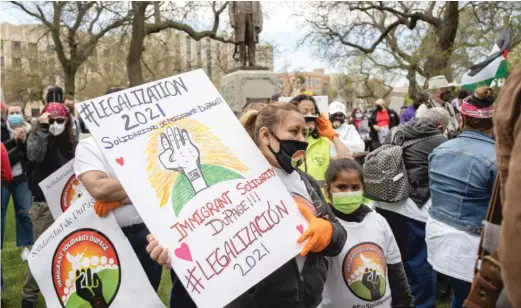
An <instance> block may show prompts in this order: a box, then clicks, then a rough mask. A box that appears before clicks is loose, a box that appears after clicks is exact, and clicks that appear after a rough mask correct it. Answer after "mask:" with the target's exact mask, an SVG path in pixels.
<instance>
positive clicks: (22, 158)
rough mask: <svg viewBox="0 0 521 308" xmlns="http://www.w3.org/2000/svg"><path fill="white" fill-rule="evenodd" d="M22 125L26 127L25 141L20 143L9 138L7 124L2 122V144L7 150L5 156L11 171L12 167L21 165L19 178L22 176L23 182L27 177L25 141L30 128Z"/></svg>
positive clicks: (27, 164)
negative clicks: (7, 157) (7, 156)
mask: <svg viewBox="0 0 521 308" xmlns="http://www.w3.org/2000/svg"><path fill="white" fill-rule="evenodd" d="M24 125H26V126H27V127H26V130H27V135H26V138H25V141H23V142H22V141H19V140H17V139H15V138H14V137H11V133H10V132H9V128H8V127H7V124H6V123H5V122H3V121H2V143H3V144H4V146H5V149H6V150H7V154H8V155H9V163H10V165H11V169H12V168H13V167H14V165H16V164H18V163H21V165H22V172H23V173H22V175H21V176H23V178H24V180H25V179H26V178H27V175H28V166H29V161H28V159H27V140H28V139H29V135H30V134H31V126H30V125H29V124H27V123H25V124H24Z"/></svg>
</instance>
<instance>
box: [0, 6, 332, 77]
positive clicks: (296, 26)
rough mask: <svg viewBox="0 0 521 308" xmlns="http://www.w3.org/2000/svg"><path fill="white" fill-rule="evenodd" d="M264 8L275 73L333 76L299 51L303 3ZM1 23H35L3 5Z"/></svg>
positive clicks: (265, 36)
mask: <svg viewBox="0 0 521 308" xmlns="http://www.w3.org/2000/svg"><path fill="white" fill-rule="evenodd" d="M262 4H263V9H264V10H265V14H264V26H263V28H264V29H263V31H262V33H261V34H260V38H261V41H265V42H267V43H270V44H272V45H273V46H274V51H275V54H274V60H275V63H274V66H275V71H282V70H286V69H287V68H286V66H287V64H286V63H289V64H290V65H291V69H299V70H306V71H311V70H313V69H314V68H320V67H323V68H326V72H333V70H332V68H331V67H330V66H328V65H327V63H323V62H322V61H319V60H317V59H315V58H314V57H313V55H312V53H311V52H309V51H307V50H306V48H305V47H301V48H299V49H298V50H297V49H296V47H297V42H298V40H299V39H300V38H301V37H302V36H303V35H304V33H303V32H304V30H303V28H302V24H301V23H300V22H299V19H298V18H297V17H296V16H294V15H293V10H292V8H291V6H292V5H301V4H300V3H298V2H293V3H289V4H288V3H284V2H265V1H263V2H262ZM0 22H8V23H11V24H24V23H31V22H33V23H34V22H35V21H34V19H32V18H31V17H28V16H27V15H26V14H24V13H23V12H21V11H20V10H18V9H15V8H13V7H12V6H11V5H10V4H9V3H7V2H0Z"/></svg>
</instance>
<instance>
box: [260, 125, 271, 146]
mask: <svg viewBox="0 0 521 308" xmlns="http://www.w3.org/2000/svg"><path fill="white" fill-rule="evenodd" d="M259 143H260V144H264V145H266V146H268V145H269V144H270V132H269V130H268V128H266V127H261V129H260V130H259Z"/></svg>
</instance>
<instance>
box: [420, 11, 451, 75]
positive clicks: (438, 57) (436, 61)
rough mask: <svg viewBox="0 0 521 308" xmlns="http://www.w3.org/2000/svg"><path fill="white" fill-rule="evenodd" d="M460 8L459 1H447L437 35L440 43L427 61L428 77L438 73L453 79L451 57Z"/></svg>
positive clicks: (426, 70)
mask: <svg viewBox="0 0 521 308" xmlns="http://www.w3.org/2000/svg"><path fill="white" fill-rule="evenodd" d="M458 23H459V8H458V2H457V1H455V2H446V4H445V12H444V13H443V18H442V20H441V23H440V24H439V26H438V28H437V29H436V35H437V36H438V44H437V46H436V50H435V51H434V52H433V54H432V57H430V58H429V59H428V60H427V62H426V63H425V72H426V75H427V78H431V77H434V76H438V75H444V76H445V77H447V79H449V81H451V79H452V68H451V67H450V61H449V60H450V58H451V57H452V52H453V46H454V40H455V39H456V33H457V32H458Z"/></svg>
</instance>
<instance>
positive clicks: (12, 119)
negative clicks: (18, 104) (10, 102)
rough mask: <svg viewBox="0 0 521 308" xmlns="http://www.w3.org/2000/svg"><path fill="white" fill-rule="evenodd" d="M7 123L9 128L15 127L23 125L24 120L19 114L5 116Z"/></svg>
mask: <svg viewBox="0 0 521 308" xmlns="http://www.w3.org/2000/svg"><path fill="white" fill-rule="evenodd" d="M7 121H8V122H9V125H10V126H11V127H17V126H20V125H22V124H23V123H24V118H23V117H22V115H21V114H19V113H17V114H10V115H8V116H7Z"/></svg>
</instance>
